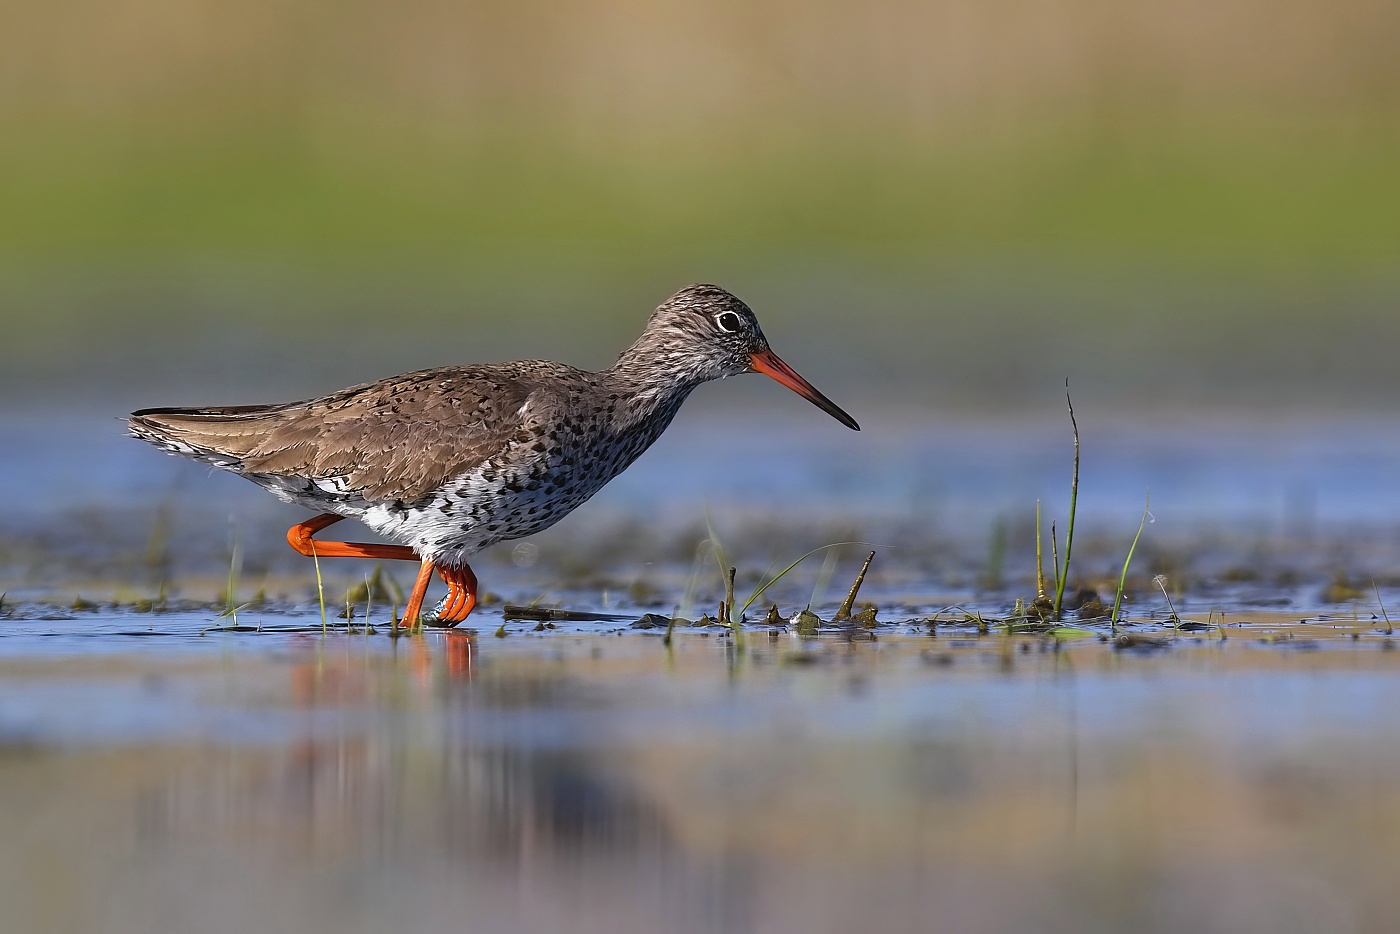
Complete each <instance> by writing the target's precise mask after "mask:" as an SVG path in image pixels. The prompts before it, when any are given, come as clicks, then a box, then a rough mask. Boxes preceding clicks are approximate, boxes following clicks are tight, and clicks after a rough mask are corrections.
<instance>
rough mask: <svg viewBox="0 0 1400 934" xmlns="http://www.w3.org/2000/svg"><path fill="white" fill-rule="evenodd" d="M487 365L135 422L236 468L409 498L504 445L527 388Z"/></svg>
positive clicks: (135, 427)
mask: <svg viewBox="0 0 1400 934" xmlns="http://www.w3.org/2000/svg"><path fill="white" fill-rule="evenodd" d="M485 369H488V368H459V369H458V370H456V371H441V370H440V371H430V372H423V373H410V374H407V375H405V376H400V377H395V378H393V379H389V380H382V381H380V382H378V383H368V384H365V385H363V386H356V387H353V388H351V389H346V390H344V391H342V392H338V393H334V394H332V395H329V396H324V397H322V398H319V399H312V400H309V401H306V402H296V403H290V404H286V405H270V406H238V407H234V408H218V409H145V410H142V411H140V412H135V413H133V414H132V416H131V419H130V422H129V424H130V427H131V431H132V433H133V434H135V435H136V436H137V437H140V438H143V439H145V440H147V441H152V442H154V443H156V444H158V445H161V446H162V447H165V448H166V449H167V450H172V451H175V452H177V453H181V454H185V455H187V456H192V457H196V458H199V459H201V460H208V461H210V462H212V463H216V464H218V465H219V466H223V467H228V468H229V469H232V470H234V471H236V472H237V473H242V474H271V475H286V476H296V477H305V478H311V479H329V478H341V480H342V482H343V484H344V487H345V489H346V491H347V492H348V491H359V492H360V494H361V495H362V496H363V497H364V498H365V499H367V500H369V501H371V502H376V501H386V500H394V499H403V500H405V501H410V500H414V499H417V498H419V497H421V496H423V495H424V494H426V493H428V492H431V491H432V490H434V489H435V488H437V487H438V486H440V485H441V484H442V483H444V482H445V481H446V480H448V479H449V478H451V477H452V476H455V475H458V474H460V473H462V472H464V471H466V470H469V469H471V468H472V467H474V466H476V465H478V464H480V463H481V462H482V461H484V460H486V459H487V458H489V457H491V456H492V455H494V454H498V453H500V452H501V451H502V450H504V448H505V447H506V445H507V443H508V442H509V440H510V438H511V436H512V434H514V433H515V431H516V430H517V429H518V428H519V427H520V425H521V422H522V416H521V414H520V409H521V407H522V406H523V405H524V404H525V401H526V399H528V398H529V387H528V386H527V385H525V384H524V382H523V381H520V380H518V379H514V378H511V377H510V376H508V375H507V374H492V373H489V372H476V373H472V372H469V370H485ZM230 460H232V461H235V462H236V463H228V461H230Z"/></svg>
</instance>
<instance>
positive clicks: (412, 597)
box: [403, 561, 433, 626]
mask: <svg viewBox="0 0 1400 934" xmlns="http://www.w3.org/2000/svg"><path fill="white" fill-rule="evenodd" d="M432 579H433V562H431V561H424V562H423V563H422V565H420V566H419V568H418V579H417V580H415V581H414V582H413V592H412V593H410V594H409V595H408V606H406V607H404V608H403V621H404V625H406V626H412V625H413V624H414V623H415V622H417V621H418V617H419V616H420V615H422V613H423V595H424V594H426V593H427V592H428V581H430V580H432Z"/></svg>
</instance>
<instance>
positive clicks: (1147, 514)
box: [1108, 491, 1155, 632]
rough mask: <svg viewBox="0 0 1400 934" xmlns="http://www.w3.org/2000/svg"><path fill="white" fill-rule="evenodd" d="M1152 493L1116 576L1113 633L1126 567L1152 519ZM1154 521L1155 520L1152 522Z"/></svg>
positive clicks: (1116, 625)
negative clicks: (1120, 571)
mask: <svg viewBox="0 0 1400 934" xmlns="http://www.w3.org/2000/svg"><path fill="white" fill-rule="evenodd" d="M1151 508H1152V493H1151V491H1149V492H1148V493H1147V501H1146V502H1145V503H1144V504H1143V507H1142V521H1141V522H1139V523H1138V530H1137V534H1136V535H1134V536H1133V543H1132V544H1131V545H1129V546H1128V556H1127V557H1126V558H1124V559H1123V571H1122V573H1120V574H1119V575H1118V589H1117V590H1116V591H1115V592H1114V594H1113V613H1112V614H1110V615H1109V618H1108V619H1109V623H1110V624H1111V625H1112V627H1113V629H1114V631H1115V632H1116V631H1117V629H1118V611H1119V609H1120V608H1121V607H1122V606H1123V589H1124V587H1125V586H1126V585H1127V583H1128V565H1130V564H1132V563H1133V552H1135V551H1137V545H1138V539H1140V538H1142V530H1143V529H1144V528H1146V527H1147V523H1148V520H1149V519H1152V513H1151V511H1150V510H1151ZM1153 521H1155V520H1153Z"/></svg>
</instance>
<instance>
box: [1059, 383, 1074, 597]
mask: <svg viewBox="0 0 1400 934" xmlns="http://www.w3.org/2000/svg"><path fill="white" fill-rule="evenodd" d="M1065 404H1066V405H1068V406H1069V423H1070V425H1071V426H1072V427H1073V428H1074V481H1073V482H1072V483H1071V484H1070V488H1069V526H1068V527H1067V528H1066V529H1065V573H1064V575H1063V576H1061V577H1060V579H1059V582H1058V583H1057V584H1056V585H1055V622H1059V621H1060V610H1061V608H1062V607H1063V606H1064V602H1065V582H1066V581H1068V580H1069V555H1070V551H1071V550H1072V549H1073V548H1074V508H1075V506H1076V505H1077V504H1078V502H1079V422H1077V421H1076V420H1075V418H1074V400H1073V399H1071V398H1070V397H1069V380H1068V379H1066V380H1065Z"/></svg>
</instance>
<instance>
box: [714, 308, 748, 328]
mask: <svg viewBox="0 0 1400 934" xmlns="http://www.w3.org/2000/svg"><path fill="white" fill-rule="evenodd" d="M715 326H716V327H718V328H719V329H720V330H721V331H726V332H728V333H731V334H732V333H734V332H735V331H739V330H742V329H743V327H744V322H743V320H742V319H740V317H739V316H738V315H736V314H735V313H734V312H732V311H725V312H721V313H720V314H717V315H715Z"/></svg>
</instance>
